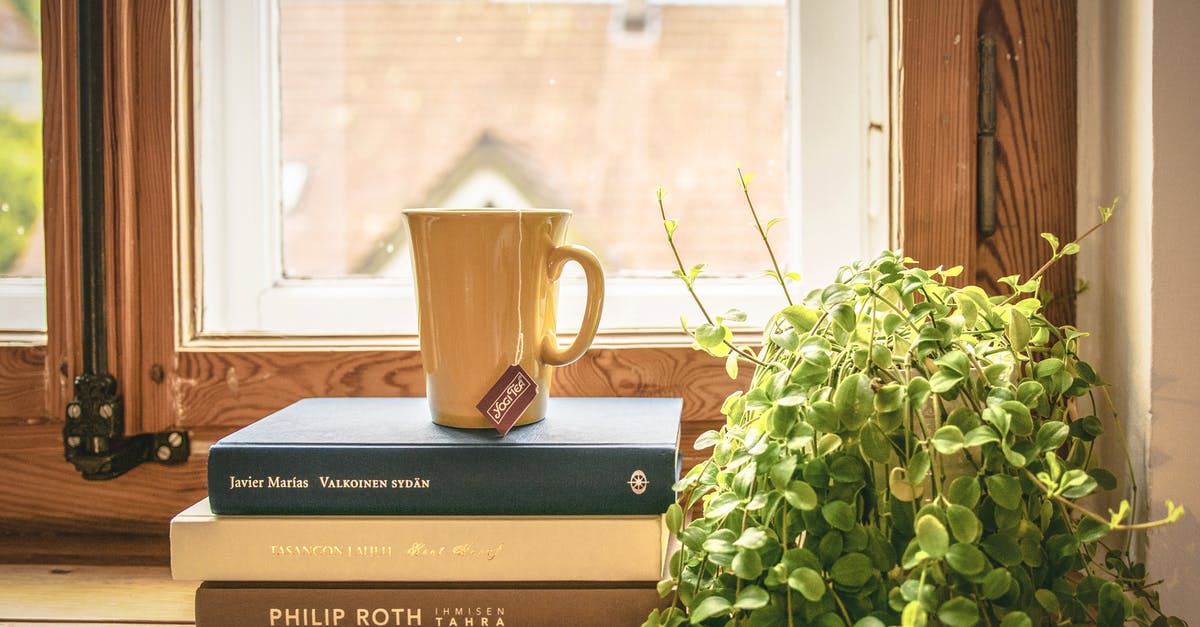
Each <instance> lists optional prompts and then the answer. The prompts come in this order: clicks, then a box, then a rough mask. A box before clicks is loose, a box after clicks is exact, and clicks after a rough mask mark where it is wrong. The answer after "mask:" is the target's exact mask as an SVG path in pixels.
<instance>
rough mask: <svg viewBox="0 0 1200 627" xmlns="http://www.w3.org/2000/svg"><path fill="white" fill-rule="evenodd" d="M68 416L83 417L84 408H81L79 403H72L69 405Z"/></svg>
mask: <svg viewBox="0 0 1200 627" xmlns="http://www.w3.org/2000/svg"><path fill="white" fill-rule="evenodd" d="M67 415H68V416H70V417H71V418H78V417H80V416H82V415H83V408H82V407H80V406H79V403H71V404H69V405H67Z"/></svg>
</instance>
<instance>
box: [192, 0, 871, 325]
mask: <svg viewBox="0 0 1200 627" xmlns="http://www.w3.org/2000/svg"><path fill="white" fill-rule="evenodd" d="M197 11H198V22H199V25H200V27H199V55H198V58H199V71H198V73H197V76H198V82H199V89H198V92H199V94H200V102H199V120H198V124H199V134H198V137H199V153H198V162H199V170H200V172H199V181H200V199H201V200H200V202H201V213H202V216H203V218H202V224H203V233H202V241H203V244H202V250H203V259H204V261H203V276H204V279H203V294H202V299H201V302H202V307H203V315H202V322H201V331H202V332H203V333H206V334H240V333H254V332H265V333H272V334H297V335H305V334H311V335H338V334H347V333H349V334H356V335H360V334H366V335H372V334H377V335H405V334H413V333H415V331H416V320H415V312H416V308H415V306H414V304H413V302H412V298H413V296H412V288H411V277H410V276H409V275H410V272H411V271H410V269H409V261H408V250H407V245H406V236H405V233H404V231H403V228H402V225H401V222H400V212H401V211H402V210H403V209H404V208H407V207H421V206H508V207H523V206H525V207H527V206H557V207H565V208H568V209H572V210H573V211H574V212H575V215H574V217H573V229H572V233H571V235H570V236H569V239H571V240H572V241H576V242H579V243H583V244H585V245H587V246H589V247H591V248H592V249H593V250H595V251H596V252H597V253H598V254H599V255H600V257H601V259H602V261H603V263H604V264H605V268H606V274H607V279H608V290H607V299H606V307H605V314H604V320H603V322H602V331H603V330H607V331H610V332H621V331H628V330H630V329H647V328H674V327H675V325H676V319H677V317H678V315H679V314H691V313H692V311H693V308H694V306H693V305H691V304H690V303H689V302H688V301H687V298H688V297H687V294H686V292H685V291H684V290H683V289H682V288H681V286H679V285H677V284H675V283H670V282H671V281H673V279H671V278H670V270H671V269H672V264H673V258H672V256H671V253H670V250H669V249H668V248H667V246H666V243H665V241H664V238H663V233H662V226H661V222H660V218H659V215H658V209H657V206H656V203H655V198H654V190H655V187H656V186H657V185H658V184H660V183H662V184H664V185H665V186H666V187H667V188H668V190H669V192H670V196H669V197H668V207H667V212H668V215H669V216H670V217H674V218H677V219H679V220H680V222H681V223H682V226H681V227H680V230H679V232H678V234H677V239H678V241H679V244H680V248H681V249H682V253H683V255H684V257H685V261H687V262H688V263H700V262H704V263H707V264H709V267H710V268H711V270H710V271H709V276H710V277H711V278H709V279H708V280H707V281H704V282H703V283H702V286H701V290H702V292H703V293H704V294H705V296H706V297H707V298H710V299H711V300H712V301H713V302H714V306H720V305H721V304H722V303H721V302H720V301H728V304H738V305H739V306H743V307H745V308H747V309H749V310H750V312H751V313H752V315H753V314H757V315H758V317H757V320H755V319H754V318H752V321H751V322H756V321H757V322H760V323H761V320H762V317H763V316H765V315H767V314H769V313H770V312H771V311H773V309H774V308H775V307H776V306H777V305H778V304H779V303H780V302H781V299H780V297H779V296H778V294H777V290H778V287H777V286H773V284H772V283H771V282H770V281H768V280H763V281H761V282H757V283H755V282H750V281H746V280H745V279H744V277H745V276H747V275H753V274H756V273H761V271H762V269H763V268H765V267H766V266H767V261H766V256H765V253H764V252H763V250H762V248H761V243H760V242H759V241H758V237H757V234H756V233H755V231H754V230H753V228H752V227H751V226H750V225H749V222H750V218H749V214H748V212H747V210H746V208H745V201H744V199H743V198H742V196H741V192H740V189H739V187H738V184H737V175H736V171H735V168H736V167H737V165H738V164H739V163H740V164H741V165H742V167H743V168H744V169H745V170H747V171H748V172H751V173H753V174H755V178H754V179H753V182H752V184H751V189H752V193H753V196H754V198H755V202H756V206H757V207H758V208H759V210H760V212H762V213H763V214H765V215H766V216H767V217H787V218H788V220H787V221H786V222H785V223H784V224H785V225H786V228H785V227H784V226H783V225H781V226H780V227H779V228H777V229H776V230H775V231H773V241H774V242H775V245H776V247H777V249H778V251H779V252H780V253H781V255H782V257H783V259H784V260H785V261H786V265H787V266H788V267H789V269H792V270H798V271H800V272H801V273H803V274H805V275H807V276H809V277H811V278H812V279H814V280H821V279H823V278H828V277H829V276H831V275H832V271H833V269H835V268H836V267H837V266H839V265H841V264H842V263H844V262H846V261H848V260H850V259H852V258H854V257H858V256H862V255H865V254H869V253H873V252H876V251H877V250H878V249H881V248H883V247H885V246H887V244H888V227H887V224H888V215H887V211H886V209H885V207H886V206H887V184H886V181H887V178H886V176H887V168H886V161H887V159H886V157H887V153H886V144H887V142H886V124H887V115H886V111H887V106H886V103H887V89H886V85H887V74H886V71H885V67H886V50H887V47H886V45H885V44H884V43H883V42H884V41H885V28H886V3H885V2H883V1H881V0H861V1H859V2H853V3H843V4H837V5H836V6H833V5H829V4H828V3H823V2H815V1H814V2H805V1H797V2H790V3H785V2H783V1H782V0H776V1H771V0H727V1H717V0H695V1H686V0H664V1H662V2H622V1H615V2H614V1H607V2H601V1H580V0H574V1H569V0H563V1H536V2H515V1H514V2H509V1H495V2H480V1H471V2H468V1H453V2H427V3H378V2H343V3H337V4H330V3H325V2H313V1H308V0H278V1H277V2H255V3H241V2H207V1H206V2H203V3H198V4H197ZM789 33H792V34H793V35H789ZM234 112H236V115H235V114H234ZM766 219H767V218H763V220H764V221H765V220H766ZM739 277H742V278H739ZM583 289H584V288H583V283H582V280H581V277H578V276H570V275H569V276H568V277H567V278H566V279H564V281H563V284H562V290H561V295H560V328H562V329H565V330H567V331H569V330H570V329H571V327H572V325H576V324H578V320H579V319H580V313H579V311H578V310H577V309H575V308H576V307H580V306H581V305H582V303H583V298H582V293H583Z"/></svg>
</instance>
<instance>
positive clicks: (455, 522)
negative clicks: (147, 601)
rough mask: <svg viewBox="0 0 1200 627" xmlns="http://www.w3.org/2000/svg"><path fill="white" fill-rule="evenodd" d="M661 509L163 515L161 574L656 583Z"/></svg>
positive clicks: (198, 510)
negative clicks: (167, 550)
mask: <svg viewBox="0 0 1200 627" xmlns="http://www.w3.org/2000/svg"><path fill="white" fill-rule="evenodd" d="M668 536H669V534H668V533H667V531H666V525H665V524H664V523H663V519H662V516H654V515H632V516H451V517H447V516H216V515H214V514H213V513H212V512H211V511H210V510H209V507H208V499H205V500H203V501H200V502H199V503H196V504H195V505H193V506H191V507H189V508H187V509H186V510H184V511H182V512H180V513H179V515H177V516H175V518H174V519H172V520H171V574H172V575H173V576H174V577H175V579H194V580H207V581H446V582H451V581H657V580H658V579H660V578H661V577H662V572H663V560H664V557H665V553H666V545H667V538H668Z"/></svg>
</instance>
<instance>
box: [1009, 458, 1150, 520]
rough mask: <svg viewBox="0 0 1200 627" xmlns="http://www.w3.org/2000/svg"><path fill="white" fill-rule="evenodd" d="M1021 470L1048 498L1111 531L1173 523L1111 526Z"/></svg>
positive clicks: (1031, 474)
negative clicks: (1053, 492)
mask: <svg viewBox="0 0 1200 627" xmlns="http://www.w3.org/2000/svg"><path fill="white" fill-rule="evenodd" d="M1021 470H1024V471H1025V475H1026V476H1027V477H1029V480H1030V481H1032V482H1033V483H1034V485H1036V486H1037V487H1039V488H1041V490H1042V491H1043V492H1045V493H1046V496H1049V497H1050V498H1052V499H1054V500H1055V501H1057V502H1059V503H1061V504H1063V505H1065V506H1067V507H1068V508H1070V509H1073V510H1075V511H1077V512H1079V513H1080V514H1082V515H1084V516H1087V517H1088V518H1091V519H1092V520H1095V521H1096V522H1099V523H1102V524H1104V525H1105V526H1107V527H1108V528H1109V530H1110V531H1137V530H1139V529H1153V528H1155V527H1161V526H1163V525H1166V524H1169V523H1170V522H1171V521H1170V520H1168V519H1166V518H1163V519H1162V520H1152V521H1150V522H1144V523H1134V524H1132V525H1110V524H1109V520H1108V519H1107V518H1105V517H1103V516H1101V515H1100V514H1097V513H1096V512H1093V511H1092V510H1090V509H1087V508H1086V507H1083V506H1081V505H1078V504H1077V503H1075V502H1074V501H1072V500H1071V499H1068V498H1066V497H1064V496H1062V495H1061V494H1052V493H1051V492H1050V488H1049V487H1048V486H1047V485H1046V484H1044V483H1042V480H1041V479H1038V478H1037V475H1034V474H1033V473H1032V472H1030V471H1029V469H1028V468H1022V469H1021Z"/></svg>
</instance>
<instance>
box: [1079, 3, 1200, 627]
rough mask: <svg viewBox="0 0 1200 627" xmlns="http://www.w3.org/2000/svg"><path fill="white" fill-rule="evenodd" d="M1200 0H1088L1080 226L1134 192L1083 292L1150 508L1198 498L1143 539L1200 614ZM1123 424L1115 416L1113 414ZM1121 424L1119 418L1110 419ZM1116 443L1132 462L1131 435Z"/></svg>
mask: <svg viewBox="0 0 1200 627" xmlns="http://www.w3.org/2000/svg"><path fill="white" fill-rule="evenodd" d="M1198 27H1200V3H1194V2H1185V1H1182V0H1159V1H1158V2H1153V3H1152V2H1149V1H1146V2H1103V3H1099V2H1089V1H1084V2H1080V3H1079V79H1080V80H1079V85H1080V99H1079V102H1080V110H1079V203H1080V207H1079V208H1080V212H1079V216H1080V217H1079V229H1080V232H1082V231H1083V230H1085V229H1086V228H1089V227H1090V226H1091V225H1092V224H1094V223H1095V220H1096V212H1095V207H1096V206H1097V205H1099V204H1107V203H1108V202H1109V201H1110V200H1111V199H1112V198H1113V197H1114V196H1120V197H1121V202H1120V205H1119V207H1118V210H1117V213H1116V215H1115V217H1114V218H1113V220H1112V222H1111V223H1110V225H1109V226H1108V227H1107V228H1105V229H1104V230H1103V231H1101V233H1100V236H1099V237H1097V238H1096V239H1094V240H1090V241H1089V242H1088V243H1086V244H1085V245H1084V252H1083V253H1082V254H1081V256H1080V259H1079V264H1080V265H1079V275H1080V277H1081V278H1083V279H1085V280H1088V281H1089V282H1090V283H1091V285H1092V289H1091V290H1090V291H1089V292H1087V293H1085V294H1084V295H1082V296H1081V298H1080V301H1079V316H1078V317H1079V326H1080V327H1081V328H1083V329H1085V330H1090V331H1092V332H1093V339H1092V341H1091V342H1090V343H1089V345H1088V346H1087V347H1086V348H1087V351H1088V353H1089V359H1091V360H1093V361H1094V362H1095V365H1097V366H1098V367H1099V369H1100V370H1101V372H1102V373H1103V374H1104V376H1105V378H1106V379H1107V380H1108V381H1109V382H1110V383H1112V392H1113V396H1114V401H1116V408H1117V411H1118V413H1119V415H1120V416H1121V417H1122V418H1123V420H1124V423H1125V426H1126V428H1127V429H1126V430H1127V440H1126V441H1127V443H1128V446H1129V450H1130V453H1131V456H1132V457H1133V462H1134V472H1135V475H1137V477H1138V483H1139V485H1140V486H1141V488H1142V489H1141V494H1140V495H1139V499H1140V500H1141V502H1140V503H1139V505H1140V507H1139V508H1138V509H1139V510H1140V511H1139V512H1138V515H1139V518H1145V517H1146V516H1150V517H1155V518H1157V517H1161V516H1162V515H1163V514H1164V513H1165V505H1164V503H1165V501H1166V500H1167V499H1172V500H1174V501H1175V502H1177V503H1183V504H1185V505H1187V506H1190V510H1191V511H1189V513H1188V514H1187V515H1186V517H1185V518H1184V519H1183V520H1181V521H1179V522H1178V523H1176V524H1174V525H1171V526H1169V527H1166V528H1160V529H1157V530H1154V531H1152V532H1151V533H1150V534H1149V545H1148V546H1147V545H1146V543H1145V538H1141V539H1139V542H1138V550H1139V552H1140V553H1141V555H1142V556H1143V557H1144V558H1145V559H1146V560H1147V561H1148V565H1149V569H1150V574H1151V577H1152V578H1153V579H1159V578H1165V579H1166V583H1164V584H1163V585H1162V587H1161V588H1160V590H1161V593H1162V595H1163V605H1164V609H1166V610H1167V611H1168V612H1172V613H1175V614H1178V615H1180V616H1182V617H1184V618H1186V619H1190V620H1195V619H1198V618H1200V595H1197V594H1194V593H1193V592H1192V590H1193V588H1194V584H1193V583H1192V579H1193V578H1194V577H1195V576H1196V575H1197V574H1200V518H1197V513H1200V455H1198V454H1197V453H1198V452H1200V402H1198V401H1197V392H1200V382H1195V381H1193V380H1192V378H1191V377H1192V375H1193V374H1194V373H1197V372H1200V364H1197V363H1196V362H1195V359H1196V356H1198V355H1200V333H1198V332H1197V331H1196V323H1197V322H1200V316H1198V315H1197V313H1198V312H1197V307H1198V306H1200V280H1197V279H1196V278H1195V277H1194V276H1193V274H1192V273H1193V272H1194V269H1195V268H1198V267H1200V252H1198V250H1197V243H1198V242H1200V174H1198V173H1197V172H1196V170H1197V167H1198V166H1200V110H1198V109H1197V107H1198V106H1200V83H1198V82H1197V79H1196V76H1198V75H1200V48H1198V46H1197V44H1196V38H1195V32H1196V29H1197V28H1198ZM1109 424H1110V425H1112V423H1111V422H1110V423H1109ZM1110 428H1111V427H1110ZM1108 444H1109V446H1108V447H1107V449H1106V450H1105V451H1104V454H1105V459H1107V460H1108V461H1107V464H1108V465H1109V466H1110V467H1111V466H1115V465H1117V464H1119V463H1122V460H1123V453H1122V451H1121V447H1120V440H1119V439H1118V438H1110V439H1109V442H1108Z"/></svg>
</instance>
